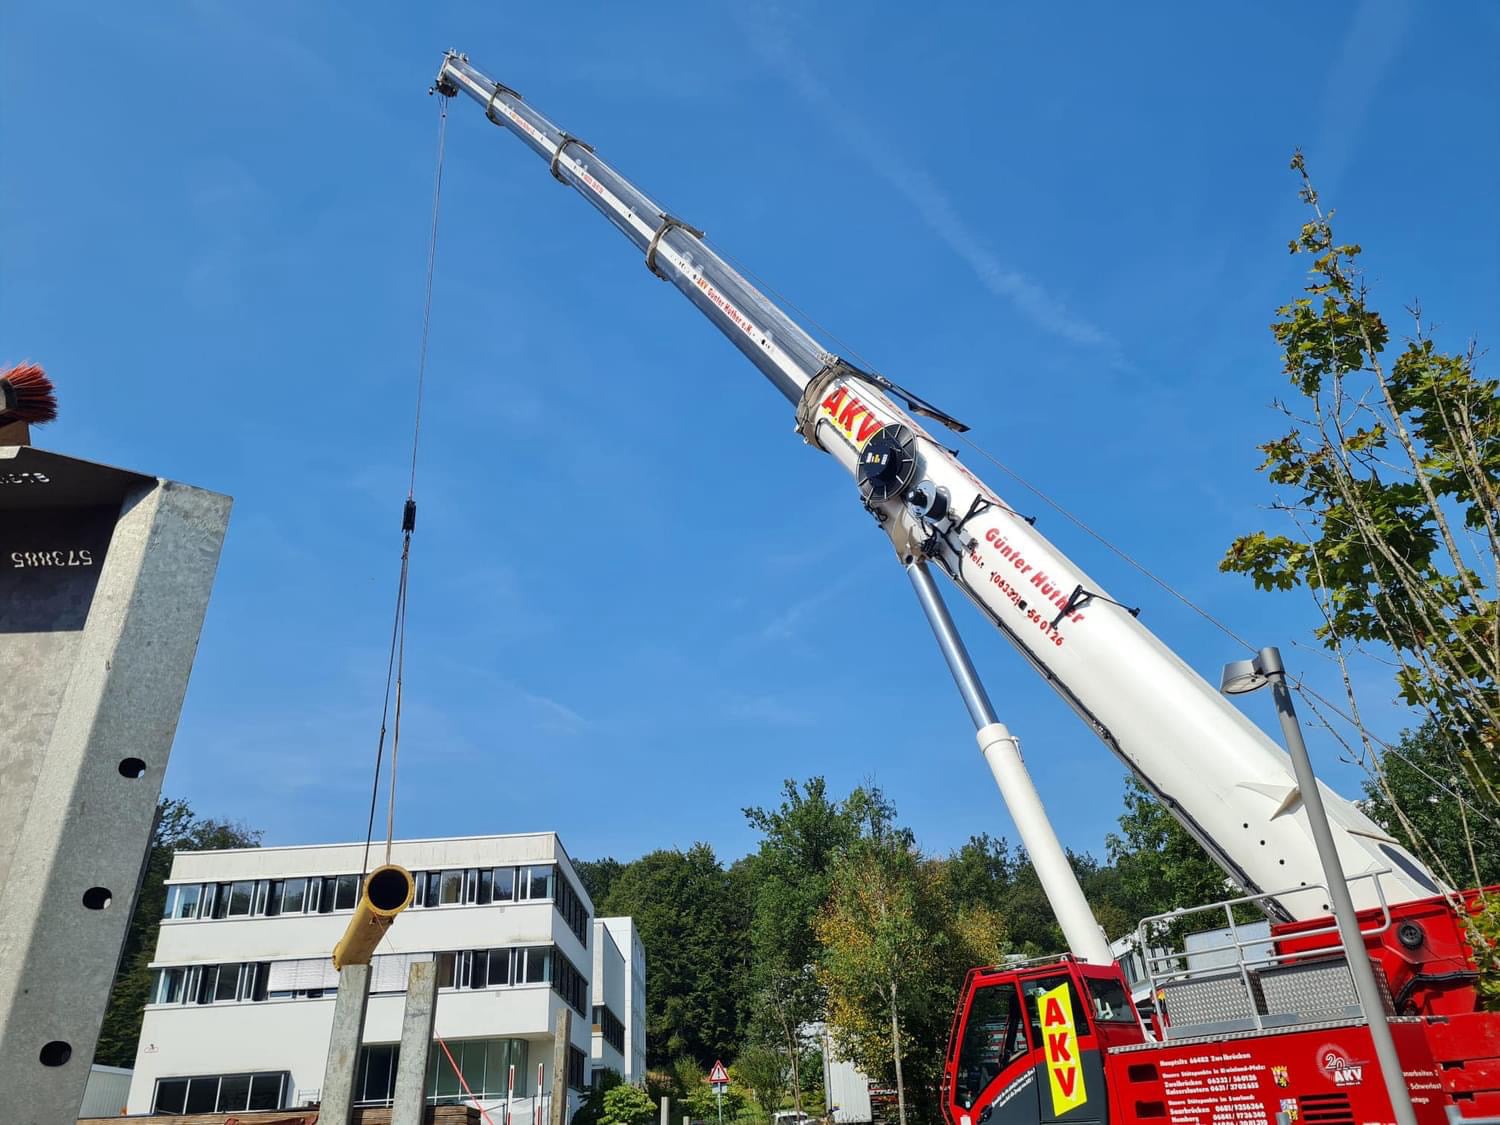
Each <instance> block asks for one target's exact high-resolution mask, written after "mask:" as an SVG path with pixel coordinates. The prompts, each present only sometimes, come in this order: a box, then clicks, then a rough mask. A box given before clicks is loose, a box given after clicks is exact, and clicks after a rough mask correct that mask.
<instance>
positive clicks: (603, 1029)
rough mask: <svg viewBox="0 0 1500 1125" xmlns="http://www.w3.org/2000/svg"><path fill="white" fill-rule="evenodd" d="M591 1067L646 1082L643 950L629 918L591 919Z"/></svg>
mask: <svg viewBox="0 0 1500 1125" xmlns="http://www.w3.org/2000/svg"><path fill="white" fill-rule="evenodd" d="M593 995H594V1049H593V1059H594V1068H595V1071H596V1072H598V1073H602V1072H603V1071H605V1070H613V1071H614V1072H615V1073H616V1074H618V1075H620V1076H621V1077H622V1078H624V1079H625V1081H626V1082H630V1083H640V1082H644V1081H645V1080H646V951H645V947H644V946H642V945H641V935H640V933H639V932H638V931H637V930H636V928H635V922H634V920H632V919H630V918H599V919H597V920H596V921H595V922H594V992H593Z"/></svg>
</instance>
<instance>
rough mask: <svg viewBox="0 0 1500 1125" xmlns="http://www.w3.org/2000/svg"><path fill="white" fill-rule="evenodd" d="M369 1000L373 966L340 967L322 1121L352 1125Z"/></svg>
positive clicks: (329, 1042) (324, 1089) (324, 1077)
mask: <svg viewBox="0 0 1500 1125" xmlns="http://www.w3.org/2000/svg"><path fill="white" fill-rule="evenodd" d="M369 1002H370V966H369V965H345V966H344V967H343V968H342V969H340V970H339V992H338V998H337V999H336V1000H334V1002H333V1032H332V1034H330V1035H329V1036H328V1066H327V1067H326V1068H325V1069H324V1071H323V1105H322V1108H321V1109H319V1110H318V1120H319V1121H320V1122H321V1123H322V1125H349V1120H350V1118H349V1114H350V1111H352V1110H353V1108H354V1079H355V1078H356V1077H357V1076H358V1073H359V1045H360V1042H361V1041H362V1040H363V1039H364V1034H365V1007H366V1006H367V1005H368V1004H369Z"/></svg>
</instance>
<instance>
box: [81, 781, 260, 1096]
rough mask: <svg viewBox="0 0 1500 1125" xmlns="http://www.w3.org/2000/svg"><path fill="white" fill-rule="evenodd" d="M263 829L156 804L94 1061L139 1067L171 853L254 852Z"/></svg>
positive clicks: (168, 802)
mask: <svg viewBox="0 0 1500 1125" xmlns="http://www.w3.org/2000/svg"><path fill="white" fill-rule="evenodd" d="M260 840H261V832H260V830H259V829H252V828H247V827H245V825H243V824H239V823H234V822H230V821H227V820H213V819H211V818H205V817H199V816H198V815H197V814H196V813H194V812H193V810H192V808H190V807H189V805H188V803H187V802H186V801H179V800H174V799H171V798H164V799H163V800H162V801H161V802H159V803H158V804H157V806H156V826H155V828H154V829H153V830H152V833H151V844H150V847H149V849H148V851H147V853H146V863H145V867H144V869H143V871H142V875H141V888H140V892H139V893H138V894H137V895H136V899H135V910H134V911H133V912H132V913H131V915H130V925H129V926H128V927H127V928H126V930H125V942H124V944H123V945H122V946H121V949H120V961H119V967H118V968H117V970H116V972H115V979H114V984H113V986H112V987H111V988H110V993H109V1005H108V1007H107V1008H106V1009H105V1011H104V1022H103V1024H102V1025H101V1026H100V1028H99V1044H98V1046H97V1047H96V1048H95V1049H94V1061H95V1062H96V1063H99V1064H100V1065H103V1066H125V1067H130V1066H134V1065H135V1051H136V1045H137V1043H138V1042H139V1040H140V1036H141V1018H142V1016H143V1015H144V1013H145V1009H146V1000H147V997H148V995H149V994H150V989H151V970H150V968H148V966H149V965H150V963H151V958H152V956H153V955H154V954H155V952H156V937H157V934H158V932H159V931H160V929H161V916H162V911H163V910H164V909H165V907H166V901H167V892H166V887H165V885H164V884H165V882H166V878H167V875H168V874H169V873H170V872H171V870H172V853H173V852H178V851H211V850H213V849H216V848H253V847H258V846H259V845H260Z"/></svg>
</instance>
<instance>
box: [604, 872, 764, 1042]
mask: <svg viewBox="0 0 1500 1125" xmlns="http://www.w3.org/2000/svg"><path fill="white" fill-rule="evenodd" d="M597 908H598V909H599V910H600V912H601V913H606V914H621V915H629V916H630V917H632V918H634V919H635V924H636V928H637V930H638V931H639V933H640V936H641V942H642V944H643V945H644V946H645V947H646V949H647V950H649V957H650V959H651V960H650V978H649V979H650V982H651V983H650V987H648V988H647V989H646V1051H647V1060H648V1062H649V1063H650V1064H651V1065H653V1066H659V1065H662V1064H664V1063H666V1062H667V1061H669V1060H671V1059H674V1058H676V1057H678V1056H679V1055H690V1056H692V1057H694V1058H697V1059H714V1058H718V1057H721V1056H722V1057H726V1058H727V1057H729V1056H731V1055H733V1054H734V1050H735V1048H736V1047H737V1046H738V1044H739V1041H740V1023H741V1007H740V997H741V995H742V993H743V990H744V974H745V962H744V957H745V944H744V941H743V937H742V935H743V934H744V931H745V928H746V925H747V922H748V918H747V916H746V904H745V903H744V902H743V900H742V899H741V898H739V897H738V896H737V895H736V894H735V884H734V882H733V880H732V879H731V877H730V876H729V874H728V872H726V871H725V870H724V868H723V866H722V865H721V864H720V863H719V861H718V859H717V857H715V855H714V853H713V849H712V848H710V847H709V846H708V845H707V844H694V845H693V846H692V847H691V848H689V849H688V850H687V851H685V852H683V851H675V850H673V851H657V852H651V853H650V854H649V855H645V856H643V857H641V858H640V859H638V860H636V861H635V862H634V863H631V864H629V865H628V866H627V867H625V869H624V870H622V871H621V872H620V873H619V875H618V876H617V877H616V878H615V879H614V881H613V883H612V884H611V886H610V888H609V894H608V897H607V898H606V899H605V903H604V905H603V906H602V907H597Z"/></svg>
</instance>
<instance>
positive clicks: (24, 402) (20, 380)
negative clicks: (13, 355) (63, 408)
mask: <svg viewBox="0 0 1500 1125" xmlns="http://www.w3.org/2000/svg"><path fill="white" fill-rule="evenodd" d="M56 417H57V398H56V397H55V396H54V395H53V394H52V380H51V379H49V378H47V375H46V373H45V372H44V371H42V369H41V368H40V367H38V366H37V365H36V364H34V363H18V364H16V366H14V367H12V368H11V369H10V370H9V371H7V372H5V373H4V374H3V375H0V426H3V425H7V424H9V423H11V422H26V423H29V424H30V425H33V426H40V425H42V424H43V423H44V422H50V421H52V419H54V418H56Z"/></svg>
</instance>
